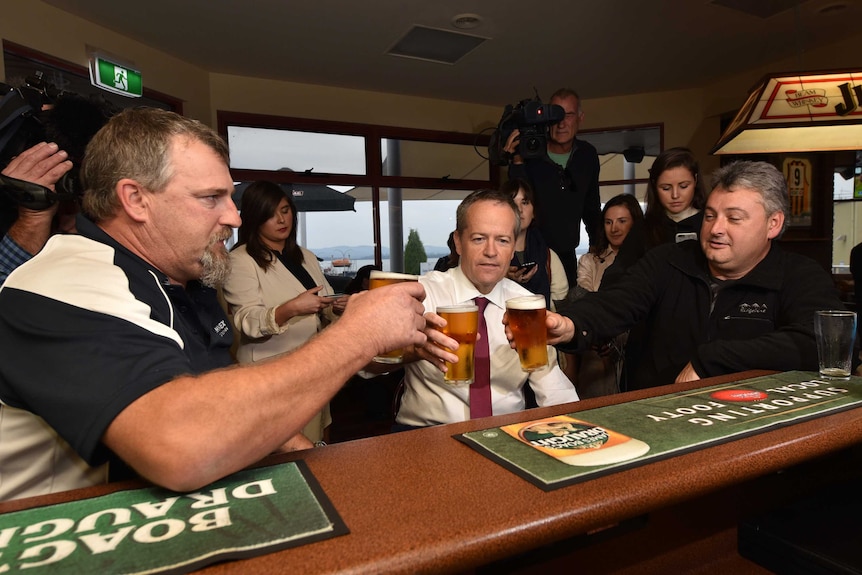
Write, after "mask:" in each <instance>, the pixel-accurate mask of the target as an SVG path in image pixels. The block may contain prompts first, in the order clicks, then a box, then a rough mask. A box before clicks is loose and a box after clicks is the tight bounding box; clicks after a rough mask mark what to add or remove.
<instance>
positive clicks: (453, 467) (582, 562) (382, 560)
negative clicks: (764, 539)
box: [0, 371, 862, 575]
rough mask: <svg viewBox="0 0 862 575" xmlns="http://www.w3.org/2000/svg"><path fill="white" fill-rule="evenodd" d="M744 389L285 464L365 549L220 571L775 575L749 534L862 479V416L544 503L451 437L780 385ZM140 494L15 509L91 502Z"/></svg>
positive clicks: (338, 544) (663, 463)
mask: <svg viewBox="0 0 862 575" xmlns="http://www.w3.org/2000/svg"><path fill="white" fill-rule="evenodd" d="M768 373H771V372H765V371H751V372H745V373H741V374H737V375H735V376H722V377H716V378H710V379H706V380H702V381H699V382H694V383H690V384H684V385H682V386H673V387H670V386H669V387H665V388H654V389H650V390H642V391H635V392H629V393H626V394H620V395H616V396H609V397H602V398H596V399H591V400H585V401H582V402H579V403H574V404H566V405H562V406H555V407H550V408H540V409H535V410H530V411H527V412H523V413H518V414H512V415H506V416H497V417H493V418H488V419H482V420H477V421H469V422H464V423H459V424H452V425H446V426H439V427H434V428H428V429H422V430H416V431H408V432H404V433H398V434H392V435H385V436H380V437H373V438H368V439H362V440H357V441H351V442H346V443H341V444H335V445H330V446H327V447H325V448H321V449H314V450H310V451H305V452H298V453H294V454H288V455H281V456H277V457H273V458H270V459H268V460H267V461H266V463H267V464H271V463H275V462H280V461H292V460H296V459H304V460H305V461H306V463H307V464H308V467H309V468H310V470H311V472H312V473H313V474H314V476H315V477H316V478H317V480H318V481H319V482H320V485H321V486H322V488H323V490H324V491H325V492H326V494H327V496H328V497H329V498H330V500H331V501H332V504H333V505H334V506H335V508H336V509H337V511H338V513H339V514H340V515H341V517H342V519H343V520H344V522H345V523H346V524H347V527H348V528H349V529H350V533H349V534H348V535H345V536H341V537H335V538H332V539H329V540H326V541H322V542H316V543H311V544H307V545H303V546H300V547H298V548H294V549H289V550H286V551H281V552H276V553H271V554H268V555H262V556H259V557H256V558H253V559H248V560H243V561H234V562H225V563H219V564H216V565H212V566H210V567H208V568H206V569H204V570H203V571H202V572H205V573H208V574H225V573H243V574H267V575H268V574H271V573H280V572H285V573H303V574H313V573H356V574H359V573H362V574H366V573H393V574H395V573H404V574H408V573H409V574H413V573H552V572H555V571H559V572H575V571H577V572H582V573H658V572H683V573H685V572H688V573H693V572H697V573H720V572H728V571H730V570H733V571H735V572H736V575H740V574H743V573H767V571H766V570H765V569H762V568H761V567H759V566H757V565H756V564H754V563H752V562H749V561H747V560H746V559H744V558H742V557H740V556H739V555H738V553H737V551H736V522H737V520H738V519H739V518H740V517H742V516H745V515H747V514H750V513H754V512H757V511H760V510H763V509H769V508H771V507H773V506H775V505H779V504H782V503H786V502H789V501H793V500H794V498H796V497H798V496H799V494H800V493H802V492H803V491H806V490H807V491H810V490H812V489H813V490H816V489H818V488H824V487H828V486H829V485H830V484H832V483H834V482H837V481H838V480H840V479H845V480H846V479H847V477H848V476H852V475H853V474H862V472H860V471H858V468H860V467H862V465H859V463H862V448H857V447H856V445H857V444H860V443H862V409H851V410H848V411H844V412H840V413H836V414H832V415H826V416H824V417H820V418H817V419H814V420H810V421H806V422H802V423H796V424H792V425H789V426H786V427H783V428H779V429H776V430H773V431H768V432H764V433H760V434H757V435H753V436H749V437H745V438H742V439H738V440H735V441H730V442H727V443H723V444H720V445H716V446H713V447H709V448H706V449H702V450H698V451H693V452H689V453H686V454H683V455H678V456H675V457H671V458H668V459H664V460H660V461H656V462H654V463H649V464H646V465H642V466H640V467H636V468H633V469H628V470H624V471H619V472H616V473H612V474H610V475H606V476H603V477H599V478H597V479H592V480H589V481H585V482H583V483H579V484H577V485H572V486H568V487H563V488H561V489H557V490H555V491H551V492H544V491H542V490H541V489H539V488H537V487H535V486H533V485H532V484H530V483H528V482H527V481H525V480H524V479H521V478H520V477H518V476H516V475H514V474H512V473H510V472H509V471H507V470H505V469H504V468H502V467H501V466H499V465H498V464H496V463H494V462H493V461H491V460H490V459H488V458H486V457H484V456H482V455H480V454H479V453H477V452H475V451H473V450H472V449H471V448H469V447H468V446H466V445H464V444H462V443H461V442H459V441H457V440H455V439H453V438H452V437H451V436H452V435H454V434H458V433H463V432H465V431H470V430H477V429H485V428H488V427H493V426H498V425H505V424H509V423H515V422H518V421H527V420H531V419H537V418H539V417H546V416H550V415H557V414H562V413H570V412H574V411H581V410H584V409H590V408H595V407H601V406H604V405H611V404H616V403H622V402H625V401H629V400H632V399H640V398H644V397H649V396H653V395H661V394H664V393H669V392H671V391H680V390H683V389H695V388H698V387H704V386H707V385H714V384H719V383H726V382H730V381H734V380H739V379H745V378H748V377H755V376H759V375H766V374H768ZM139 485H140V484H138V483H132V482H126V483H116V484H110V485H106V486H100V487H95V488H88V489H81V490H76V491H70V492H66V493H60V494H54V495H49V496H44V497H37V498H31V499H24V500H19V501H13V502H7V503H5V504H0V513H3V512H8V511H13V510H18V509H24V508H27V507H32V506H37V505H45V504H49V503H57V502H63V501H69V500H73V499H80V498H84V497H92V496H95V495H101V494H104V493H109V492H111V491H116V490H119V489H123V488H129V487H137V486H139Z"/></svg>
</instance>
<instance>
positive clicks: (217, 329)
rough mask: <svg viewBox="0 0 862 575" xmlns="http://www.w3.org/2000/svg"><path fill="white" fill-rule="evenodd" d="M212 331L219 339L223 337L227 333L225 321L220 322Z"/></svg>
mask: <svg viewBox="0 0 862 575" xmlns="http://www.w3.org/2000/svg"><path fill="white" fill-rule="evenodd" d="M213 331H214V332H216V333H217V334H218V336H219V337H224V336H225V334H226V333H227V322H225V320H221V321H220V322H219V323H218V325H217V326H215V327H214V328H213Z"/></svg>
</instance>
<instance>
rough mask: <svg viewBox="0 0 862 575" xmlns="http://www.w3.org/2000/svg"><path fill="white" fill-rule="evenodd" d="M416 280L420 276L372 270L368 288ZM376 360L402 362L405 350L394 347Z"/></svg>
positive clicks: (375, 359)
mask: <svg viewBox="0 0 862 575" xmlns="http://www.w3.org/2000/svg"><path fill="white" fill-rule="evenodd" d="M415 281H419V277H418V276H414V275H409V274H400V273H395V272H382V271H379V270H372V271H371V275H370V276H369V278H368V289H375V288H379V287H383V286H388V285H393V284H397V283H401V282H415ZM374 361H376V362H377V363H401V362H402V361H404V350H403V349H394V350H392V351H390V352H388V353H384V354H383V355H378V356H377V357H375V358H374Z"/></svg>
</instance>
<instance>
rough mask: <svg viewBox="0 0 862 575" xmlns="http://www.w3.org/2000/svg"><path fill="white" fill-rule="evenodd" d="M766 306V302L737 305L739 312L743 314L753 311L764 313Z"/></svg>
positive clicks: (752, 312)
mask: <svg viewBox="0 0 862 575" xmlns="http://www.w3.org/2000/svg"><path fill="white" fill-rule="evenodd" d="M766 310H767V307H766V304H765V303H764V304H759V303H743V304H740V305H739V313H744V314H749V315H750V314H754V313H766Z"/></svg>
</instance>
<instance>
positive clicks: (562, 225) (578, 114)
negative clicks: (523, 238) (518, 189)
mask: <svg viewBox="0 0 862 575" xmlns="http://www.w3.org/2000/svg"><path fill="white" fill-rule="evenodd" d="M550 104H551V105H557V106H561V107H562V108H563V110H564V111H565V116H564V118H563V120H561V121H560V122H558V123H556V124H552V125H551V127H550V130H549V137H548V145H547V155H546V156H541V157H535V158H526V159H525V158H522V157H521V156H520V155H519V154H518V153H517V150H518V144H519V136H520V131H519V130H517V129H516V130H514V131H513V132H512V134H511V135H510V136H509V138H508V139H507V140H506V145H505V147H504V148H503V149H504V151H505V152H507V154H509V155H510V157H511V162H510V164H509V179H514V178H522V179H525V180H527V181H528V182H530V184H532V186H533V190H534V191H535V197H536V203H535V208H536V225H538V227H539V230H540V231H541V233H542V236H543V237H544V238H545V242H546V243H547V244H548V246H549V247H550V248H551V249H552V250H554V251H555V252H556V253H557V254H558V255H559V256H560V260H561V261H562V262H563V266H564V267H565V269H566V276H567V277H568V279H569V285H570V286H575V285H577V280H578V266H577V256H576V255H575V248H577V247H578V244H579V243H580V239H581V238H580V222H581V220H583V222H584V227H585V228H586V230H587V234H588V235H589V237H590V245H592V244H593V243H594V238H593V236H594V234H595V233H596V230H598V229H599V225H600V223H601V221H600V220H601V201H600V199H599V157H598V154H597V153H596V149H595V148H594V147H593V146H592V145H591V144H589V143H587V142H585V141H583V140H578V139H576V138H575V136H576V135H577V133H578V127H579V125H580V122H581V120H582V119H583V117H584V112H583V110H582V109H581V101H580V97H579V96H578V94H577V92H575V91H573V90H569V89H567V88H561V89H559V90H557V91H556V92H554V94H553V96H551V100H550Z"/></svg>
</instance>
